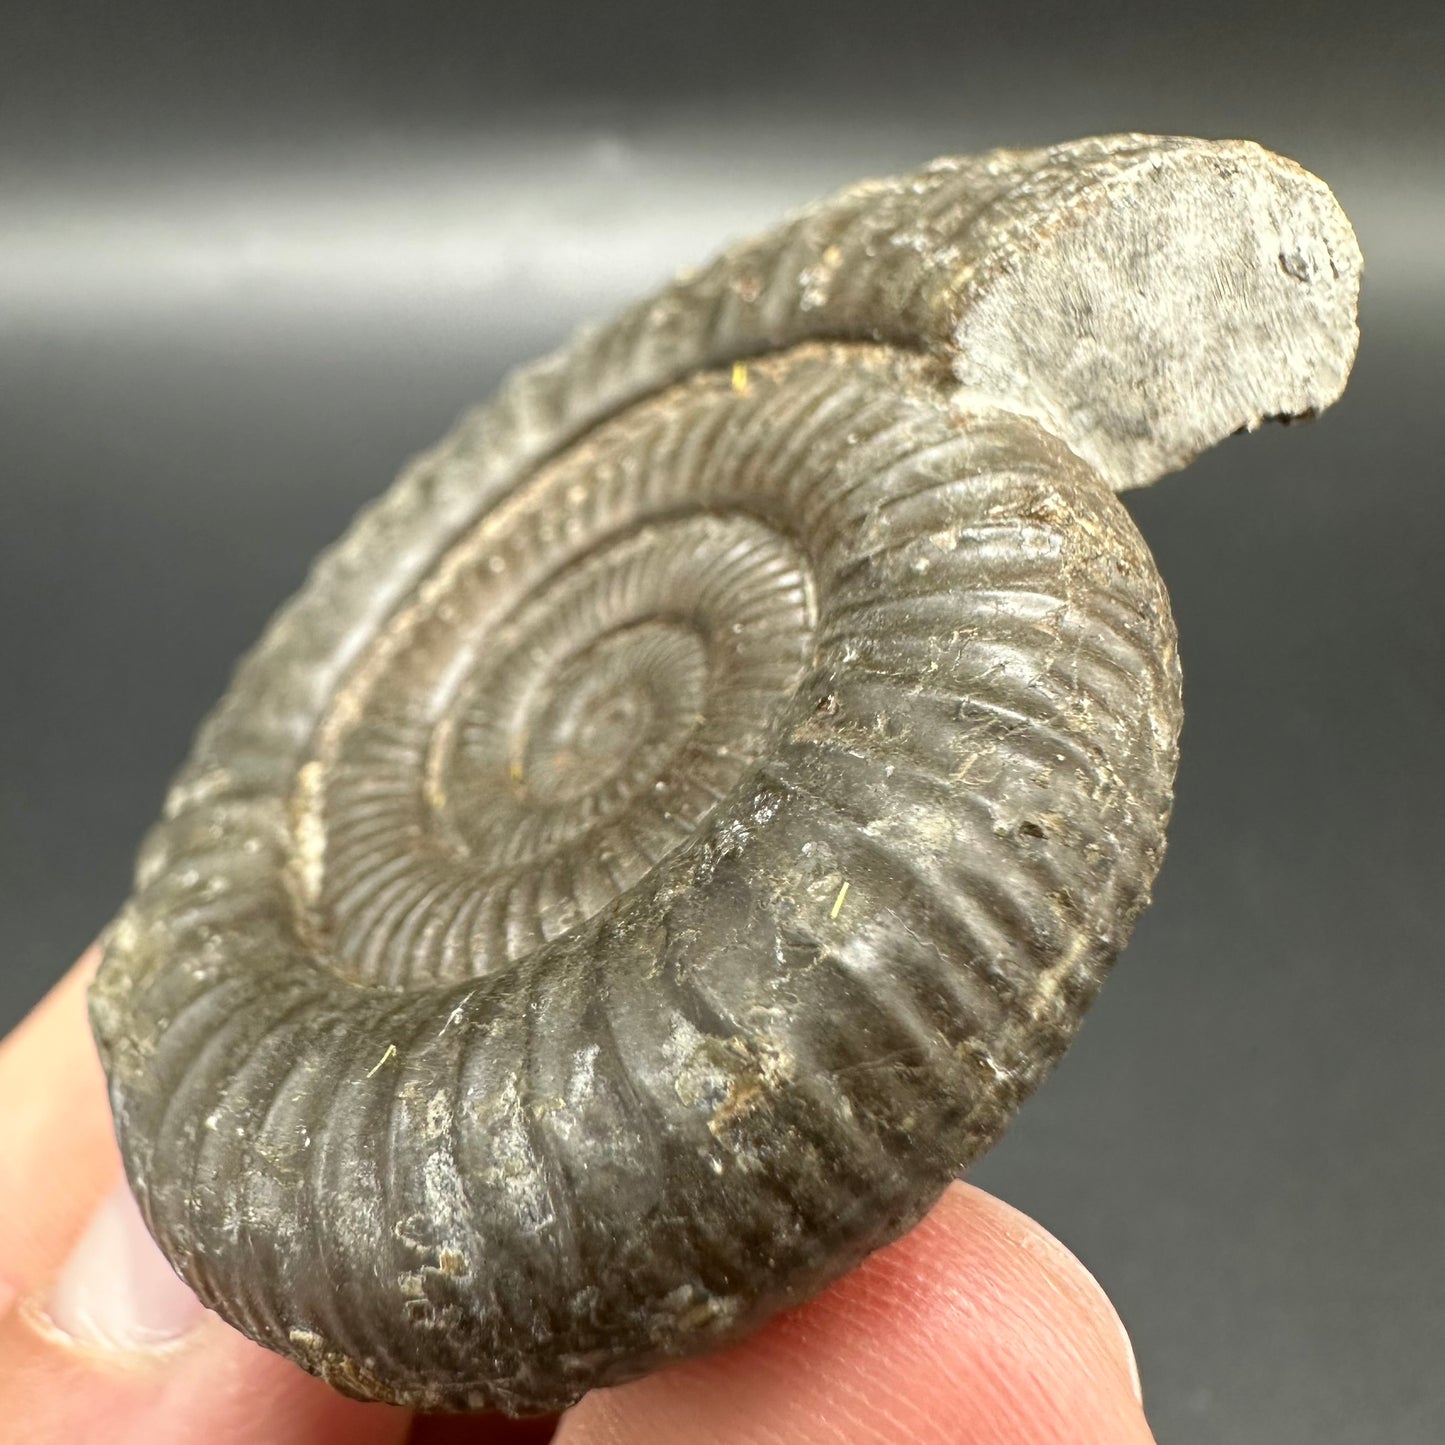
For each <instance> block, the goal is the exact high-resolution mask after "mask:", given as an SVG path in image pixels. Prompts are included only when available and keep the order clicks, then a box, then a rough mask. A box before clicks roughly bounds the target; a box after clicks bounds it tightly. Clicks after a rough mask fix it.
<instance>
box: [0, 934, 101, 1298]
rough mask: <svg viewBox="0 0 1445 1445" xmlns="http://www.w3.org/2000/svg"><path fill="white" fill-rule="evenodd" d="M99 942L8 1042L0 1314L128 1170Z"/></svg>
mask: <svg viewBox="0 0 1445 1445" xmlns="http://www.w3.org/2000/svg"><path fill="white" fill-rule="evenodd" d="M99 957H100V951H99V950H98V949H95V948H92V949H90V950H89V951H88V952H87V953H86V954H85V955H84V956H83V957H82V958H81V960H80V962H79V963H77V964H76V965H75V967H74V968H72V969H71V970H70V972H69V973H67V974H66V975H65V977H64V978H63V979H61V980H60V982H59V983H57V984H56V985H55V987H54V988H53V989H51V991H50V993H49V994H47V995H46V997H45V998H44V999H43V1000H42V1001H41V1002H40V1003H39V1004H38V1005H37V1006H36V1008H35V1010H34V1012H33V1013H31V1015H30V1016H29V1017H28V1018H27V1019H26V1020H25V1022H24V1023H22V1024H21V1025H20V1027H19V1028H18V1029H16V1030H15V1032H14V1033H13V1034H11V1035H10V1037H9V1038H7V1039H5V1040H4V1041H3V1042H0V1313H3V1312H4V1310H5V1309H6V1308H7V1306H9V1305H10V1304H11V1303H13V1302H14V1300H15V1299H16V1298H17V1297H18V1296H20V1295H22V1294H28V1293H30V1292H31V1291H32V1290H34V1289H37V1288H39V1286H40V1285H41V1283H42V1282H43V1281H44V1280H45V1279H46V1278H47V1277H48V1276H49V1275H50V1274H51V1273H52V1272H53V1271H54V1269H55V1268H56V1266H57V1265H58V1264H59V1263H60V1260H61V1259H62V1258H63V1257H64V1255H65V1252H66V1250H67V1249H68V1248H69V1246H70V1244H71V1242H72V1241H73V1240H74V1239H75V1238H76V1237H77V1236H78V1235H79V1234H80V1231H81V1229H82V1228H83V1227H84V1225H85V1221H86V1219H87V1217H88V1216H89V1214H90V1211H91V1209H93V1208H94V1206H95V1202H96V1200H97V1199H99V1198H100V1196H101V1194H102V1193H103V1192H104V1190H105V1188H106V1186H107V1185H109V1184H110V1183H111V1182H112V1181H113V1180H115V1179H117V1178H118V1177H119V1175H120V1156H119V1155H118V1154H117V1152H116V1149H115V1144H114V1142H113V1137H112V1134H111V1129H110V1114H109V1112H108V1110H107V1109H106V1107H105V1081H104V1078H103V1077H102V1075H101V1071H100V1061H99V1060H98V1059H97V1058H96V1056H95V1050H94V1048H93V1047H92V1046H91V1042H90V1030H89V1027H88V1025H87V1023H86V1017H85V990H86V988H87V986H88V985H89V983H90V979H91V976H92V975H93V974H94V972H95V967H96V964H97V962H98V961H99Z"/></svg>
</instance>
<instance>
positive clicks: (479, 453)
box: [91, 136, 1360, 1412]
mask: <svg viewBox="0 0 1445 1445" xmlns="http://www.w3.org/2000/svg"><path fill="white" fill-rule="evenodd" d="M1359 268H1360V259H1359V253H1358V250H1357V248H1356V247H1355V243H1354V238H1353V235H1352V233H1351V231H1350V228H1349V225H1348V223H1347V221H1346V220H1345V219H1344V217H1343V215H1342V214H1341V213H1340V211H1339V208H1338V207H1337V206H1336V205H1335V203H1334V201H1333V198H1332V197H1331V196H1330V195H1329V192H1328V191H1327V190H1326V189H1325V188H1324V187H1323V186H1322V185H1321V184H1320V183H1319V182H1318V181H1316V180H1315V179H1314V178H1313V177H1311V176H1309V175H1307V174H1306V173H1305V172H1303V171H1301V170H1300V169H1299V168H1298V167H1296V166H1294V165H1293V164H1291V163H1290V162H1288V161H1283V160H1280V159H1279V158H1278V157H1275V156H1272V155H1270V154H1268V153H1267V152H1265V151H1262V150H1260V149H1259V148H1258V147H1256V146H1253V145H1250V144H1245V143H1238V142H1225V143H1206V142H1202V141H1194V140H1182V139H1159V138H1151V137H1145V136H1121V137H1114V138H1109V139H1101V140H1088V141H1081V142H1078V143H1075V144H1072V145H1066V146H1060V147H1057V148H1054V149H1050V150H1041V151H1029V152H996V153H993V154H990V155H986V156H983V157H980V158H977V159H971V160H944V161H939V162H936V163H934V164H933V165H932V166H930V167H928V168H927V169H926V170H924V171H922V172H920V173H919V174H917V175H913V176H906V177H902V178H899V179H895V180H887V181H882V182H875V183H870V184H866V185H861V186H858V187H856V188H853V189H851V190H848V191H845V192H843V193H842V194H840V195H838V196H835V197H833V198H832V199H830V200H826V201H824V202H822V203H820V204H818V205H816V206H814V207H812V208H810V209H808V210H806V211H804V212H802V213H801V214H799V215H798V216H797V217H795V218H794V219H793V220H791V221H789V222H787V223H786V224H784V225H783V226H781V227H780V228H779V229H777V230H775V231H773V232H771V233H769V234H768V235H766V236H763V237H761V238H759V239H757V240H753V241H750V242H747V243H745V244H742V245H740V246H737V247H735V248H734V249H732V250H730V251H729V252H727V253H726V254H725V255H723V256H722V257H721V258H720V259H719V260H717V261H715V262H714V263H713V264H712V265H710V266H708V267H707V268H706V269H704V270H702V271H700V272H698V273H696V274H694V275H691V276H689V277H685V278H683V279H680V280H678V281H677V282H676V283H674V284H673V285H672V286H671V287H669V288H668V289H667V290H665V291H664V292H662V293H661V294H660V295H659V296H658V297H657V298H656V299H654V300H651V301H648V302H645V303H643V304H642V305H639V306H636V307H634V308H632V309H631V310H629V311H627V312H625V313H623V314H622V315H621V316H620V317H619V318H618V319H617V320H616V321H614V322H613V323H612V324H611V325H610V326H607V327H605V328H602V329H600V330H595V331H590V332H587V333H584V334H583V335H581V336H580V337H579V338H577V339H576V340H575V341H574V342H573V343H572V344H571V345H570V346H569V347H567V348H566V349H565V350H564V351H562V352H561V353H560V354H558V355H557V356H555V357H553V358H550V359H548V360H546V361H543V362H541V363H539V364H537V365H535V366H533V367H531V368H529V369H527V370H525V371H522V372H520V373H518V374H517V375H516V376H515V377H514V378H513V379H512V380H511V381H510V382H509V383H508V385H507V386H506V387H505V388H504V390H503V391H502V393H501V395H500V396H499V398H498V399H497V400H496V401H495V402H494V403H493V404H492V405H490V406H488V407H485V408H483V409H481V410H479V411H477V412H475V413H474V414H472V415H471V416H469V417H467V418H466V419H465V420H464V421H463V422H462V423H461V425H460V426H459V428H458V429H457V430H456V431H455V433H454V434H453V435H452V436H450V437H449V438H448V439H446V440H445V441H443V442H442V443H441V444H440V445H439V446H438V447H437V448H436V449H435V450H433V451H432V452H430V453H428V454H427V455H425V456H423V457H421V458H420V459H419V460H417V461H416V462H414V463H413V464H412V465H411V467H410V468H409V469H408V470H407V472H406V473H405V474H404V475H403V477H402V478H401V480H400V481H399V482H398V483H397V484H396V485H395V487H394V488H393V489H392V490H391V491H390V492H389V493H388V494H387V495H386V496H385V497H384V498H382V499H381V500H380V501H379V502H378V503H376V504H375V505H374V506H373V507H371V508H370V509H369V510H368V511H366V512H365V513H363V514H362V515H361V516H360V517H359V518H358V520H357V521H356V522H355V523H354V524H353V526H352V528H351V530H350V531H349V532H348V533H347V535H346V536H345V537H344V538H343V539H342V540H341V541H340V542H339V543H337V544H336V546H335V547H333V548H332V549H331V550H330V551H329V552H327V553H326V554H325V555H324V556H323V557H322V558H321V559H320V560H319V561H318V563H317V564H316V567H315V569H314V571H313V573H312V575H311V577H310V579H309V581H308V582H307V584H306V586H305V588H304V589H303V590H302V592H301V593H300V594H299V595H298V596H297V597H296V598H294V599H293V600H292V601H291V602H290V603H288V604H287V605H286V606H285V607H284V608H283V609H282V611H281V612H280V613H279V614H278V615H277V617H276V618H275V620H274V621H273V622H272V624H271V625H270V627H269V629H268V630H267V632H266V633H265V635H264V636H263V638H262V639H261V641H260V642H259V644H258V645H257V646H256V647H255V649H254V650H253V651H252V652H251V653H250V654H249V655H248V656H247V657H246V658H245V659H244V660H243V662H242V663H241V665H240V667H239V668H238V670H237V672H236V675H235V678H234V681H233V683H232V686H231V689H230V691H229V692H228V693H227V695H226V697H225V698H224V699H223V700H222V701H221V703H220V704H219V705H218V706H217V708H216V709H215V711H214V712H213V713H212V715H211V716H210V718H209V719H208V720H207V721H206V723H205V724H204V726H203V728H202V729H201V731H200V734H199V736H198V739H197V741H196V744H195V747H194V751H193V753H192V755H191V757H190V759H189V761H188V762H187V764H186V765H185V767H184V768H183V770H182V771H181V773H180V774H179V776H178V777H177V779H176V780H175V783H174V785H173V787H172V789H171V792H170V795H169V797H168V799H167V802H166V806H165V812H164V816H163V818H162V821H161V822H160V823H159V824H158V825H157V826H156V828H155V829H154V830H153V832H152V833H151V835H150V837H149V838H148V840H147V842H146V843H145V845H144V848H143V850H142V853H141V857H140V861H139V864H138V869H137V878H136V888H135V892H134V894H133V895H132V897H131V898H130V900H129V901H128V902H127V904H126V906H125V908H124V910H123V911H122V913H121V914H120V916H119V917H118V919H117V920H116V922H115V923H114V925H113V926H112V928H111V930H110V932H109V935H108V940H107V946H106V952H105V959H104V963H103V966H102V969H101V972H100V974H99V977H98V979H97V981H96V984H95V986H94V989H93V991H92V1003H91V1009H92V1021H93V1026H94V1029H95V1033H96V1037H97V1040H98V1042H99V1045H100V1050H101V1055H102V1058H103V1060H104V1063H105V1067H106V1070H107V1073H108V1076H109V1080H110V1091H111V1101H112V1107H113V1111H114V1115H115V1121H116V1127H117V1131H118V1135H119V1138H120V1143H121V1147H122V1151H123V1154H124V1157H125V1162H126V1168H127V1172H128V1175H129V1178H130V1182H131V1186H132V1188H133V1189H134V1191H135V1193H136V1196H137V1198H138V1199H139V1201H140V1203H141V1206H142V1209H143V1212H144V1214H145V1217H146V1219H147V1222H148V1224H149V1226H150V1228H151V1230H152V1231H153V1232H154V1234H155V1236H156V1238H157V1239H158V1241H159V1242H160V1244H161V1246H162V1248H163V1249H164V1250H165V1251H166V1253H167V1255H168V1256H169V1258H170V1259H171V1260H172V1262H173V1263H174V1264H175V1266H176V1268H177V1269H178V1270H179V1271H180V1273H181V1274H182V1275H183V1276H184V1277H185V1278H186V1279H187V1280H188V1281H189V1282H190V1283H191V1285H192V1286H193V1287H194V1288H195V1289H196V1291H197V1292H198V1293H199V1295H200V1296H201V1298H202V1299H203V1300H205V1302H206V1303H207V1304H209V1305H211V1306H212V1307H213V1308H214V1309H216V1310H217V1311H219V1312H220V1313H221V1314H222V1315H224V1316H225V1318H227V1319H228V1320H230V1321H231V1322H232V1323H233V1324H234V1325H236V1326H237V1327H238V1328H239V1329H241V1330H243V1331H244V1332H245V1333H246V1334H248V1335H250V1336H251V1337H252V1338H254V1339H256V1340H259V1341H260V1342H261V1343H263V1344H265V1345H267V1346H269V1347H271V1348H272V1349H275V1350H278V1351H280V1352H282V1353H284V1354H286V1355H289V1356H290V1357H291V1358H293V1359H295V1360H296V1361H298V1362H299V1363H300V1364H302V1365H303V1366H305V1367H306V1368H307V1369H308V1370H311V1371H313V1372H314V1373H317V1374H320V1375H322V1376H324V1377H325V1378H326V1379H328V1380H330V1381H331V1382H332V1383H333V1384H334V1385H336V1386H337V1387H338V1388H339V1389H342V1390H345V1391H347V1392H348V1393H352V1394H356V1395H360V1396H364V1397H371V1398H376V1399H383V1400H392V1401H397V1402H400V1403H404V1404H407V1405H411V1406H416V1407H420V1408H425V1409H430V1410H439V1409H450V1410H468V1409H486V1408H499V1409H503V1410H506V1411H510V1412H528V1411H537V1410H545V1409H554V1408H557V1407H560V1406H563V1405H565V1404H567V1403H569V1402H570V1401H572V1400H575V1399H576V1398H577V1397H578V1396H579V1395H580V1394H582V1393H583V1392H584V1391H586V1390H587V1389H589V1388H591V1387H593V1386H595V1385H599V1384H607V1383H615V1382H617V1381H620V1380H624V1379H627V1378H630V1377H632V1376H635V1375H637V1374H640V1373H642V1372H644V1371H646V1370H648V1369H651V1368H653V1367H655V1366H657V1365H659V1364H661V1363H664V1362H665V1361H667V1360H668V1359H671V1358H676V1357H679V1356H682V1355H687V1354H691V1353H695V1352H698V1351H702V1350H706V1349H710V1348H713V1347H715V1346H717V1345H720V1344H723V1343H725V1342H727V1341H728V1340H731V1339H734V1338H736V1337H738V1336H739V1335H741V1334H743V1333H745V1332H746V1331H748V1330H750V1329H752V1328H754V1327H755V1326H756V1325H757V1324H759V1323H760V1322H761V1321H762V1320H763V1319H765V1318H767V1317H768V1316H769V1315H770V1314H771V1313H773V1312H774V1311H776V1310H777V1309H779V1308H781V1307H783V1306H785V1305H788V1304H790V1303H795V1302H797V1301H799V1300H801V1299H803V1298H806V1297H807V1296H808V1295H809V1294H811V1293H812V1292H814V1291H816V1290H817V1289H819V1288H821V1287H822V1286H823V1285H824V1284H826V1283H827V1282H828V1281H830V1280H831V1279H833V1278H835V1277H836V1276H838V1275H839V1274H841V1273H842V1272H844V1271H845V1270H847V1269H848V1268H850V1267H851V1266H852V1265H854V1264H855V1263H856V1262H857V1261H858V1260H860V1259H861V1258H862V1257H863V1256H864V1255H866V1254H867V1253H868V1252H869V1251H871V1250H873V1249H875V1248H877V1247H878V1246H879V1245H881V1244H884V1243H886V1242H887V1241H888V1240H890V1239H892V1238H894V1237H896V1236H897V1235H898V1234H899V1233H901V1232H902V1231H903V1230H905V1229H906V1228H907V1227H908V1226H909V1225H910V1224H911V1223H913V1222H914V1221H915V1220H916V1219H917V1218H918V1217H919V1216H920V1214H922V1212H923V1211H924V1210H925V1209H926V1208H927V1207H928V1205H929V1204H930V1203H931V1202H932V1201H933V1200H934V1198H936V1196H937V1195H938V1193H939V1192H940V1191H941V1189H942V1188H943V1187H944V1185H945V1184H946V1183H947V1181H948V1180H949V1179H951V1178H953V1177H954V1176H955V1175H957V1173H958V1172H959V1171H960V1170H961V1169H962V1168H963V1167H964V1166H965V1165H967V1164H968V1163H969V1161H970V1160H971V1159H973V1158H974V1157H976V1156H977V1155H978V1154H979V1153H980V1151H982V1150H983V1149H985V1148H986V1147H987V1146H988V1145H989V1144H990V1143H992V1142H993V1140H994V1139H996V1138H997V1137H998V1135H999V1134H1000V1133H1001V1132H1002V1130H1003V1128H1004V1127H1005V1124H1006V1123H1007V1121H1008V1119H1009V1118H1010V1117H1011V1115H1012V1113H1013V1111H1014V1110H1015V1109H1016V1108H1017V1106H1018V1104H1019V1103H1020V1102H1021V1100H1022V1099H1023V1098H1025V1097H1026V1096H1027V1095H1028V1093H1029V1092H1030V1091H1031V1090H1032V1089H1033V1088H1034V1087H1035V1085H1036V1084H1037V1083H1038V1082H1039V1081H1040V1080H1041V1079H1042V1078H1043V1076H1044V1075H1045V1074H1046V1073H1047V1072H1048V1071H1049V1069H1050V1067H1051V1066H1052V1065H1053V1063H1054V1062H1055V1060H1056V1059H1057V1058H1058V1056H1059V1054H1060V1053H1061V1052H1062V1050H1063V1049H1064V1048H1065V1047H1066V1045H1067V1043H1068V1041H1069V1039H1070V1038H1071V1037H1072V1035H1073V1033H1074V1031H1075V1029H1076V1028H1077V1026H1078V1023H1079V1021H1080V1018H1081V1016H1082V1014H1083V1011H1084V1009H1085V1008H1086V1006H1087V1004H1088V1003H1089V1001H1090V999H1091V998H1092V996H1093V994H1094V993H1095V991H1096V989H1097V988H1098V986H1099V984H1100V982H1101V981H1102V979H1103V976H1104V974H1105V972H1106V971H1107V968H1108V966H1109V964H1110V962H1111V961H1112V960H1113V958H1114V956H1115V955H1116V954H1117V952H1118V950H1119V949H1120V948H1121V947H1122V945H1123V943H1124V941H1125V939H1126V937H1127V935H1128V932H1129V929H1130V927H1131V925H1132V922H1133V920H1134V918H1135V916H1136V915H1137V913H1138V911H1139V910H1140V909H1141V908H1142V907H1143V905H1144V904H1145V902H1146V901H1147V898H1148V891H1149V888H1150V885H1151V883H1152V881H1153V878H1154V875H1155V873H1156V871H1157V869H1158V867H1159V862H1160V858H1161V854H1162V850H1163V846H1164V828H1165V822H1166V819H1167V814H1168V810H1169V805H1170V789H1171V786H1172V779H1173V772H1174V765H1175V753H1176V738H1177V734H1178V728H1179V722H1180V700H1179V672H1178V664H1177V659H1176V653H1175V642H1174V632H1173V626H1172V623H1171V621H1170V616H1169V608H1168V601H1167V598H1166V595H1165V592H1164V589H1163V586H1162V584H1161V582H1160V581H1159V578H1158V575H1157V573H1156V571H1155V568H1154V565H1153V562H1152V560H1151V558H1150V556H1149V554H1148V551H1147V549H1146V547H1145V545H1144V543H1143V541H1142V540H1141V538H1140V537H1139V535H1138V533H1137V532H1136V531H1135V529H1134V527H1133V525H1132V523H1131V522H1130V520H1129V518H1128V515H1127V514H1126V512H1125V511H1124V509H1123V507H1122V506H1121V505H1120V504H1119V502H1118V500H1117V499H1116V497H1115V496H1114V495H1113V492H1114V491H1115V490H1118V489H1121V488H1125V487H1130V486H1135V485H1139V484H1142V483H1145V482H1148V481H1151V480H1153V479H1154V478H1155V477H1157V476H1158V475H1160V474H1161V473H1163V472H1165V471H1167V470H1169V469H1171V468H1173V467H1177V466H1179V465H1182V464H1183V463H1184V462H1186V461H1187V460H1188V459H1189V457H1191V456H1192V455H1193V454H1194V453H1196V452H1197V451H1198V450H1199V449H1201V448H1202V447H1205V446H1208V445H1210V444H1212V443H1213V442H1215V441H1217V440H1219V439H1220V438H1221V437H1223V436H1225V435H1227V434H1229V433H1230V432H1233V431H1236V430H1239V429H1241V428H1250V427H1253V426H1255V425H1256V424H1258V422H1259V421H1260V420H1261V419H1263V418H1267V417H1271V416H1292V415H1307V414H1311V413H1314V412H1317V411H1319V410H1320V409H1321V408H1323V407H1324V406H1326V405H1327V404H1328V403H1329V402H1331V401H1332V400H1333V399H1334V398H1335V397H1336V396H1337V395H1338V394H1339V392H1340V390H1341V389H1342V387H1343V385H1344V382H1345V378H1346V376H1347V374H1348V371H1349V366H1350V362H1351V359H1352V357H1353V353H1354V347H1355V338H1356V332H1355V324H1354V308H1355V297H1356V291H1357V287H1358V276H1359Z"/></svg>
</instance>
